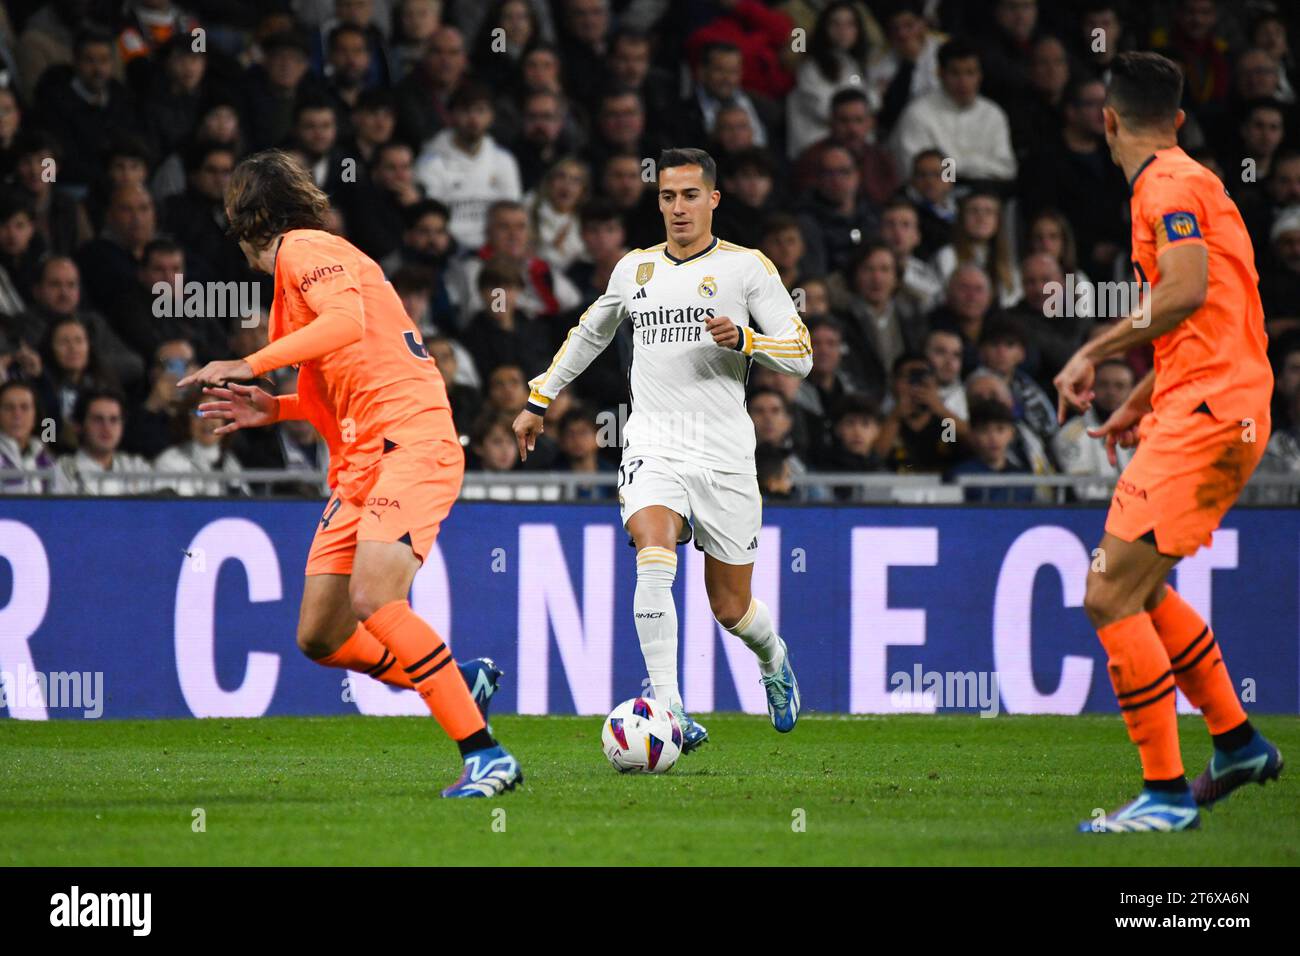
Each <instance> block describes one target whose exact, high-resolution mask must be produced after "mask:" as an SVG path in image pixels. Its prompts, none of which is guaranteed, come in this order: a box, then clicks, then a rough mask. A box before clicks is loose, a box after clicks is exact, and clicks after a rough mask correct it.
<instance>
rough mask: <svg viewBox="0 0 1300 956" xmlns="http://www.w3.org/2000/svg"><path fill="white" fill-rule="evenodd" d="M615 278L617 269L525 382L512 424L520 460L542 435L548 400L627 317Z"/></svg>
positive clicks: (601, 348) (602, 348)
mask: <svg viewBox="0 0 1300 956" xmlns="http://www.w3.org/2000/svg"><path fill="white" fill-rule="evenodd" d="M618 276H619V269H618V267H615V269H614V273H613V274H612V275H611V276H610V277H609V287H608V288H607V289H606V290H605V292H604V294H602V295H601V296H600V297H599V298H598V299H596V301H595V302H593V303H592V304H591V306H590V307H589V308H588V309H587V311H586V312H584V313H582V317H581V318H580V319H578V324H577V325H575V326H574V327H573V328H571V329H570V330H569V334H568V335H567V336H565V338H564V344H562V345H561V346H560V348H559V351H557V352H556V353H555V357H554V358H552V359H551V364H550V365H549V366H548V367H547V369H546V371H545V372H543V373H542V374H541V375H538V376H537V377H536V378H534V379H533V380H532V381H530V382H529V383H528V389H529V391H528V403H527V404H526V405H525V406H524V410H523V411H522V412H520V413H519V416H518V417H517V418H516V419H515V424H514V429H515V438H516V439H517V440H518V442H519V457H520V458H521V459H523V460H525V461H526V460H527V459H528V453H529V452H530V451H532V450H533V448H534V447H535V446H536V444H537V436H538V435H540V434H541V433H542V419H543V417H544V416H545V415H546V409H547V408H548V407H549V406H550V404H551V401H552V400H553V399H554V398H555V396H557V395H559V394H560V390H561V389H563V388H564V387H565V386H566V385H568V384H569V383H570V382H572V381H573V380H574V379H575V378H577V377H578V376H579V375H581V374H582V373H583V372H584V371H585V370H586V368H587V366H588V365H590V364H591V363H592V362H593V361H595V359H596V356H598V355H599V354H600V353H601V352H603V351H605V348H606V346H608V345H609V343H610V341H611V340H612V339H613V338H614V333H615V332H617V331H618V327H619V324H620V323H621V322H622V321H623V318H624V317H625V316H626V315H627V307H626V306H625V305H624V303H623V296H622V294H621V293H620V292H619V291H618Z"/></svg>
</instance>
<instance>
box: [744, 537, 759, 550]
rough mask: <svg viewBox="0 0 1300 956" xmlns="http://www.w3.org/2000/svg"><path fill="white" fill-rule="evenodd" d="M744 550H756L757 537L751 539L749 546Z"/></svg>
mask: <svg viewBox="0 0 1300 956" xmlns="http://www.w3.org/2000/svg"><path fill="white" fill-rule="evenodd" d="M745 550H746V551H757V550H758V538H755V539H754V540H753V541H751V542H749V547H748V548H746V549H745Z"/></svg>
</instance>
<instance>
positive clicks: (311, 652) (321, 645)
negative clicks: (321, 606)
mask: <svg viewBox="0 0 1300 956" xmlns="http://www.w3.org/2000/svg"><path fill="white" fill-rule="evenodd" d="M340 643H342V642H341V641H339V640H336V637H335V635H334V634H331V633H330V631H329V629H328V628H327V627H325V626H324V625H323V624H321V623H320V622H318V621H311V620H302V621H299V622H298V650H300V651H302V652H303V654H304V655H306V656H307V657H308V658H309V659H311V660H313V661H318V660H320V659H321V658H322V657H328V656H329V655H330V654H333V653H334V652H335V651H336V650H338V646H339V644H340Z"/></svg>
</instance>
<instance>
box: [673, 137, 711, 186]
mask: <svg viewBox="0 0 1300 956" xmlns="http://www.w3.org/2000/svg"><path fill="white" fill-rule="evenodd" d="M674 166H698V167H700V172H701V173H703V176H704V182H705V183H707V184H708V185H709V186H713V185H716V184H717V182H718V164H717V163H715V162H714V161H713V157H712V156H710V155H709V154H708V153H706V152H705V151H704V150H702V149H696V148H695V147H693V146H686V147H678V148H673V149H665V150H664V151H663V152H662V153H660V154H659V167H658V168H659V175H660V176H662V175H663V172H664V170H665V169H671V168H673V167H674Z"/></svg>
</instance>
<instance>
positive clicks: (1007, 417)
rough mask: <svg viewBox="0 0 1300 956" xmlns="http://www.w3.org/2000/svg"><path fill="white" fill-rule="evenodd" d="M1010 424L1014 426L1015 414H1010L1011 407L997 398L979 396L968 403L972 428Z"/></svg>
mask: <svg viewBox="0 0 1300 956" xmlns="http://www.w3.org/2000/svg"><path fill="white" fill-rule="evenodd" d="M997 424H1003V425H1011V426H1013V427H1014V426H1015V424H1016V416H1015V415H1014V414H1012V412H1011V409H1009V408H1007V406H1005V405H1003V404H1002V403H1001V402H999V401H998V400H997V399H993V398H981V399H977V400H975V401H973V402H971V405H970V427H971V428H972V429H978V428H983V427H984V426H985V425H997Z"/></svg>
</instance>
